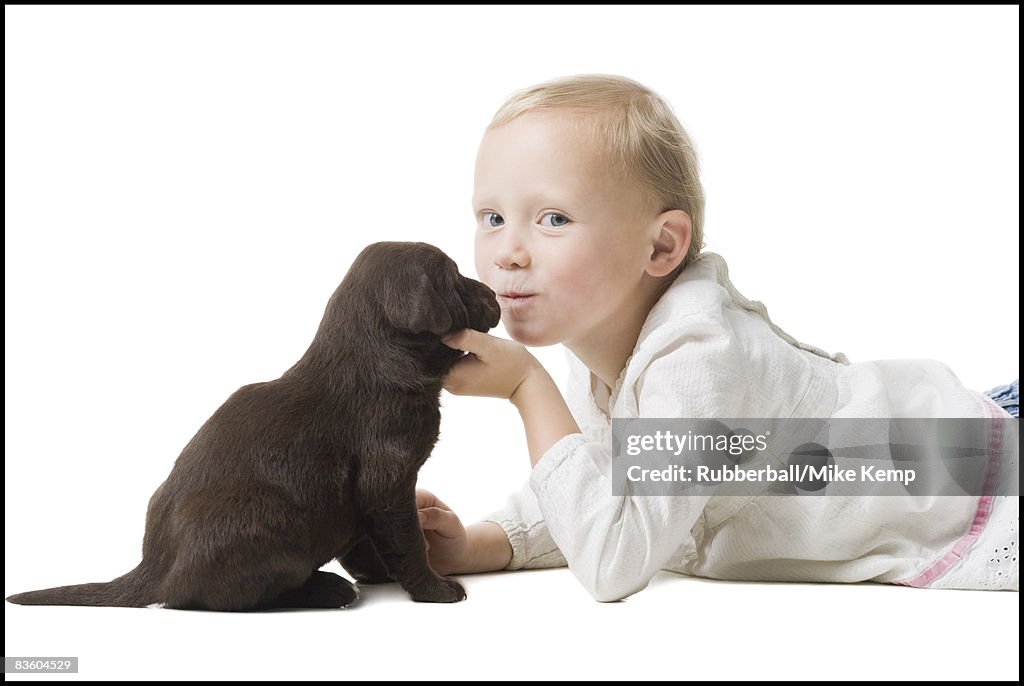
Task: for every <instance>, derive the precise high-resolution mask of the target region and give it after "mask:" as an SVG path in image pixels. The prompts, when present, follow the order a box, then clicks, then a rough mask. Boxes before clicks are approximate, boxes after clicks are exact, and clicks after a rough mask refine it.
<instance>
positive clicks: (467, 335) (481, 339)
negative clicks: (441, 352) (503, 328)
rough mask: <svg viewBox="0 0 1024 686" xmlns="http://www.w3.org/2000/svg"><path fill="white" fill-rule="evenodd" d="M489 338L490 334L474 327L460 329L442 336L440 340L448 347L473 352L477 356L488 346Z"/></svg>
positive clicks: (481, 355) (481, 354) (480, 355)
mask: <svg viewBox="0 0 1024 686" xmlns="http://www.w3.org/2000/svg"><path fill="white" fill-rule="evenodd" d="M491 338H492V336H490V335H488V334H485V333H481V332H480V331H476V330H475V329H462V330H461V331H456V332H455V333H450V334H448V335H447V336H445V337H443V338H442V339H441V342H442V343H444V344H445V345H447V346H448V347H449V348H454V349H456V350H462V351H465V352H469V353H474V354H476V355H477V356H479V357H483V353H484V352H485V351H486V350H488V349H489V348H490V342H491V340H490V339H491Z"/></svg>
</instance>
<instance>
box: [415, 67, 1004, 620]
mask: <svg viewBox="0 0 1024 686" xmlns="http://www.w3.org/2000/svg"><path fill="white" fill-rule="evenodd" d="M703 204H704V199H703V191H702V187H701V184H700V181H699V179H698V175H697V161H696V156H695V153H694V149H693V146H692V145H691V143H690V140H689V138H688V137H687V135H686V133H685V132H684V130H683V129H682V127H681V126H680V124H679V122H678V120H677V119H676V117H675V116H674V115H673V114H672V112H671V110H670V108H669V107H668V106H667V105H666V104H665V103H664V102H663V101H662V100H661V99H660V98H659V97H658V96H657V95H656V94H654V93H653V92H651V91H650V90H649V89H647V88H645V87H644V86H642V85H640V84H638V83H636V82H635V81H632V80H630V79H626V78H621V77H616V76H606V75H589V76H575V77H568V78H561V79H556V80H554V81H550V82H547V83H543V84H540V85H538V86H535V87H532V88H529V89H526V90H524V91H521V92H519V93H517V94H516V95H514V96H513V97H512V98H510V99H509V100H508V101H507V102H506V103H505V104H504V105H503V106H502V108H501V109H500V110H499V111H498V113H497V114H496V115H495V117H494V120H493V121H492V122H491V124H490V125H489V126H488V128H487V130H486V132H485V135H484V137H483V140H482V141H481V144H480V149H479V153H478V157H477V163H476V176H475V189H474V196H473V206H474V212H475V214H476V218H477V222H478V230H477V234H476V268H477V272H478V274H479V277H480V279H481V280H482V281H484V282H485V283H487V284H488V285H489V286H490V287H491V288H493V289H494V291H495V292H496V293H497V294H498V299H499V301H500V304H501V308H502V320H503V322H504V324H505V327H506V330H507V331H508V333H509V335H510V336H511V337H512V338H513V339H515V341H516V342H513V341H508V340H503V339H499V338H496V337H493V336H489V335H487V334H483V333H479V332H476V331H471V330H466V331H462V332H459V333H458V334H456V335H454V336H451V337H449V338H447V339H446V340H445V343H446V344H447V345H449V346H451V347H453V348H457V349H460V350H464V351H468V352H471V353H473V355H470V356H467V357H466V358H465V359H464V360H462V361H461V362H460V363H459V364H458V365H457V366H456V367H455V369H454V370H453V371H452V373H451V374H450V375H449V377H448V378H447V380H446V384H445V387H446V388H447V389H448V390H449V391H450V392H452V393H456V394H468V395H480V396H493V397H499V398H508V399H509V400H511V402H512V403H513V404H514V405H515V406H516V407H517V408H518V409H519V412H520V414H521V416H522V419H523V423H524V426H525V429H526V434H527V442H528V446H529V452H530V459H531V462H532V463H533V465H534V468H533V472H532V475H531V477H530V479H529V482H528V483H527V484H526V486H525V487H524V488H523V489H522V490H520V491H519V492H518V493H516V494H514V495H513V496H512V497H511V499H510V500H509V502H508V504H507V505H506V506H505V507H504V508H503V509H501V510H499V511H497V512H495V513H493V514H492V515H490V516H488V517H487V518H486V519H485V521H482V522H479V523H477V524H474V525H472V526H470V527H468V528H464V527H463V526H462V524H461V523H460V521H459V519H458V517H457V516H456V515H455V513H453V512H451V510H450V509H449V508H448V507H447V506H446V505H445V504H444V503H443V502H442V501H440V500H439V499H438V498H437V497H436V496H434V495H433V494H431V493H429V492H427V491H420V492H419V493H418V505H419V507H420V521H421V525H422V527H423V529H424V534H425V536H426V538H427V543H428V546H429V555H430V560H431V564H432V565H433V566H434V568H435V569H436V570H437V571H438V572H439V573H442V574H452V573H455V574H458V573H472V572H481V571H491V570H498V569H520V568H536V567H554V566H563V565H566V564H567V565H568V566H569V568H570V570H571V571H572V572H573V573H574V574H575V575H576V577H577V578H578V579H579V580H580V581H581V582H582V583H583V585H584V586H585V587H586V589H587V590H588V591H589V592H590V593H591V594H592V595H593V596H594V598H596V599H597V600H600V601H611V600H616V599H620V598H624V597H626V596H628V595H630V594H632V593H635V592H636V591H639V590H641V589H643V588H644V587H645V586H646V585H647V583H648V581H649V580H650V579H651V577H653V576H654V575H655V574H656V573H657V572H658V570H660V569H668V570H672V571H676V572H680V573H684V574H690V575H697V576H704V577H711V578H717V579H741V580H779V581H787V580H788V581H825V582H857V581H867V580H870V581H876V582H883V583H895V584H905V585H911V586H930V587H933V588H934V587H948V588H1003V589H1014V590H1016V588H1017V562H1016V532H1017V518H1018V510H1017V507H1018V501H1017V496H1016V495H1012V496H998V495H992V494H983V495H982V496H974V497H970V496H885V497H881V496H879V497H849V496H827V497H784V496H767V495H765V496H755V497H747V498H743V497H725V496H681V497H657V496H653V497H651V496H648V497H632V496H614V495H613V494H612V486H611V480H610V473H611V464H612V456H611V453H610V450H611V434H610V432H611V424H610V418H611V417H630V418H636V417H651V418H673V417H678V418H687V417H710V418H719V417H721V418H724V417H735V418H739V417H782V418H789V417H822V418H829V417H832V418H843V417H850V418H858V417H883V418H884V417H979V418H986V417H992V418H1002V417H1005V416H1007V413H1006V412H1005V411H1004V410H1003V409H1001V407H1000V406H999V405H997V404H996V403H995V402H993V401H992V400H991V399H989V398H987V397H986V396H985V395H983V394H981V393H977V392H974V391H972V390H969V389H967V388H965V387H963V386H962V385H961V384H960V383H959V381H958V380H957V378H956V377H955V376H954V375H953V373H952V372H951V371H950V370H949V369H948V368H947V367H946V366H945V365H942V364H940V363H937V362H932V361H927V360H889V361H883V362H876V363H870V362H869V363H860V364H851V363H850V362H849V361H848V360H847V359H846V358H845V356H843V355H842V354H838V355H834V356H833V355H829V354H827V353H825V352H824V351H822V350H819V349H818V348H815V347H813V346H810V345H806V344H803V343H800V342H798V341H796V340H795V339H793V338H792V337H791V336H789V335H788V334H786V333H785V332H784V331H782V330H781V329H779V328H778V327H777V326H776V325H775V324H774V323H772V322H771V321H770V320H769V319H768V316H767V312H766V311H765V309H764V307H763V306H762V305H761V304H760V303H758V302H752V301H750V300H747V299H746V298H744V297H743V296H742V295H740V294H739V293H738V292H737V291H736V289H735V288H734V287H733V286H732V284H731V282H730V281H729V277H728V271H727V268H726V264H725V261H724V260H723V259H722V258H721V257H720V256H718V255H715V254H710V253H709V254H702V253H701V247H702V238H701V236H702V230H703V226H702V224H703ZM554 343H563V344H564V345H565V346H566V348H568V350H569V351H570V352H571V355H570V356H569V357H570V365H571V371H572V375H571V378H570V381H569V386H568V397H567V398H566V401H567V402H568V405H567V404H566V401H563V399H562V396H561V394H560V393H559V391H558V388H557V387H556V385H555V384H554V382H553V381H552V380H551V378H550V377H549V376H548V374H547V373H546V372H545V370H544V369H543V368H542V367H541V366H540V364H539V363H538V362H537V361H536V359H535V358H534V357H533V356H532V355H531V354H530V353H529V352H528V351H527V350H526V348H525V347H523V346H524V345H530V346H543V345H551V344H554ZM1015 388H1016V387H1014V388H1013V389H1009V388H1004V389H1002V395H1001V398H1000V399H1001V401H1002V402H1003V403H1004V404H1006V403H1010V402H1017V400H1016V399H1015V398H1016V397H1017V396H1015V395H1014V394H1017V393H1019V392H1018V391H1016V390H1015ZM570 408H571V411H570ZM1012 443H1013V444H1012V445H1006V446H1003V448H1004V452H1003V453H1002V457H1003V461H1002V463H1001V464H1002V467H1003V472H1002V476H1001V478H1003V479H1004V482H1005V480H1011V481H1012V482H1013V484H1014V487H1013V488H1014V489H1015V483H1016V482H1015V479H1016V444H1015V441H1014V442H1012ZM990 490H991V489H990ZM1013 492H1014V493H1015V492H1016V491H1015V490H1014V491H1013ZM992 551H997V552H996V553H993V552H992Z"/></svg>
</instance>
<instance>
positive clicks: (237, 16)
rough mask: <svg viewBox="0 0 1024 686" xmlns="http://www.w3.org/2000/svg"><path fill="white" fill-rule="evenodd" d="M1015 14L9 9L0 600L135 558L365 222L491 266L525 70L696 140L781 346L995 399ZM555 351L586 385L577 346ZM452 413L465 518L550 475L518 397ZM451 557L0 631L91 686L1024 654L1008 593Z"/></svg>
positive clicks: (738, 280) (953, 670) (323, 293)
mask: <svg viewBox="0 0 1024 686" xmlns="http://www.w3.org/2000/svg"><path fill="white" fill-rule="evenodd" d="M1018 19H1019V9H1018V7H1016V6H1013V7H991V6H990V7H978V8H965V7H931V8H927V7H892V8H890V7H812V8H799V7H764V8H760V7H721V8H706V7H705V8H701V7H697V8H690V7H651V6H646V7H645V6H640V7H631V8H626V7H621V6H620V7H590V8H587V7H578V8H574V7H537V6H529V7H494V8H485V7H476V8H469V9H464V8H456V7H447V6H437V7H427V8H411V7H390V8H387V7H356V8H344V7H308V6H307V7H297V8H293V7H250V8H241V7H239V8H230V7H191V6H189V7H87V8H68V7H57V8H45V7H17V6H16V7H5V8H4V33H5V68H4V72H5V73H4V76H5V89H4V90H5V93H4V95H5V141H4V142H5V233H4V239H5V249H6V250H5V454H6V460H5V487H4V496H5V515H6V518H5V595H8V594H11V593H15V592H20V591H25V590H29V589H34V588H42V587H46V586H53V585H60V584H67V583H79V582H85V581H100V580H106V579H110V578H113V577H115V576H117V575H119V574H121V573H123V572H125V571H127V570H128V569H130V568H131V567H133V566H134V565H135V564H136V563H137V561H138V555H139V549H140V545H141V540H142V534H143V525H144V522H143V517H144V513H145V506H146V503H147V501H148V498H149V496H150V494H151V493H152V491H153V490H154V489H155V488H156V487H157V486H158V485H159V484H160V482H161V481H162V480H163V479H164V478H165V477H166V475H167V473H168V472H169V470H170V468H171V466H172V464H173V462H174V459H175V458H176V457H177V455H178V453H179V452H180V450H181V448H182V447H183V446H184V445H185V443H186V442H187V441H188V440H189V439H190V438H191V436H192V435H193V433H194V432H195V431H196V429H197V428H198V427H199V426H200V425H201V424H202V422H203V421H204V420H205V419H206V418H207V417H208V416H209V415H210V414H211V413H212V412H213V410H214V409H216V407H217V406H218V405H219V404H220V403H221V402H223V400H224V399H225V398H227V396H228V395H229V394H230V393H231V392H232V391H234V390H235V389H236V388H237V387H239V386H241V385H243V384H245V383H249V382H253V381H261V380H267V379H272V378H276V377H277V376H278V375H279V374H280V373H281V372H283V371H284V370H285V369H286V368H287V367H289V366H290V365H291V364H292V363H293V362H294V361H295V360H296V359H298V357H299V356H300V355H301V354H302V352H303V351H304V350H305V348H306V346H307V345H308V343H309V341H310V339H311V337H312V335H313V332H314V331H315V329H316V326H317V324H318V323H319V320H320V316H321V314H322V312H323V307H324V305H325V304H326V301H327V297H328V296H329V295H330V293H331V292H332V290H333V289H334V287H335V286H336V285H337V283H338V282H339V281H340V279H341V278H342V276H343V275H344V274H345V271H346V269H347V268H348V265H349V264H350V263H351V261H352V259H353V258H354V257H355V255H356V254H357V253H358V252H359V250H360V249H362V247H364V246H365V245H366V244H368V243H370V242H373V241H377V240H423V241H427V242H431V243H434V244H436V245H438V246H440V247H441V248H443V249H444V250H446V251H447V252H448V253H449V254H451V255H452V256H453V257H454V258H455V260H456V261H457V262H458V263H459V264H460V266H461V267H462V268H463V271H464V273H467V274H469V275H474V276H475V274H474V272H473V266H472V265H473V262H472V241H473V230H474V223H473V219H472V212H471V207H470V196H471V194H472V177H473V164H474V157H475V153H476V147H477V144H478V143H479V139H480V136H481V135H482V132H483V129H484V127H485V126H486V124H487V122H488V121H489V120H490V117H491V116H492V114H493V113H494V111H495V110H496V109H497V108H498V106H499V105H500V104H501V102H502V101H503V100H504V99H505V98H506V97H507V96H508V95H509V94H511V93H512V92H513V91H514V90H516V89H518V88H522V87H525V86H527V85H531V84H533V83H536V82H538V81H542V80H545V79H548V78H551V77H555V76H560V75H564V74H572V73H584V72H606V73H617V74H622V75H626V76H629V77H631V78H634V79H636V80H639V81H641V82H642V83H645V84H646V85H648V86H650V87H651V88H653V89H654V90H656V91H657V92H659V93H660V94H661V95H663V96H664V97H665V98H666V99H667V100H668V101H669V102H670V103H671V104H672V106H673V107H674V109H675V111H676V113H677V115H678V116H679V118H680V120H681V121H682V123H683V124H684V126H685V127H686V128H687V130H688V131H689V133H690V134H691V136H692V137H693V139H694V141H695V142H696V145H697V147H698V150H699V153H700V155H701V158H702V161H703V181H704V185H705V188H706V192H707V215H706V217H707V220H706V238H707V248H708V249H709V250H713V251H716V252H719V253H721V254H723V255H724V256H725V257H726V258H727V260H728V261H729V264H730V270H731V274H732V276H733V280H734V282H735V284H736V285H737V287H738V288H739V290H740V291H741V292H743V293H744V294H745V295H747V296H748V297H750V298H753V299H756V300H761V301H763V302H764V303H765V304H766V305H767V306H768V309H769V312H770V314H771V315H772V317H773V319H774V320H775V321H776V322H777V323H779V325H780V326H782V327H783V328H784V329H786V330H787V331H789V332H790V333H792V334H793V335H794V336H796V337H797V338H799V339H801V340H804V341H806V342H809V343H812V344H814V345H817V346H820V347H823V348H825V349H826V350H828V351H830V352H835V351H837V350H841V351H843V352H845V353H846V354H847V355H848V356H849V357H850V358H851V360H853V361H859V360H869V359H880V358H904V357H927V358H934V359H939V360H941V361H943V362H945V363H947V364H949V365H950V367H951V368H952V369H953V370H954V371H955V372H956V373H957V375H958V376H959V377H960V378H961V379H962V380H963V382H964V383H965V384H967V385H968V386H971V387H973V388H977V389H984V388H988V387H991V386H994V385H996V384H1001V383H1006V382H1009V381H1010V380H1011V379H1013V378H1015V377H1016V376H1017V375H1018V349H1019V340H1018V333H1017V330H1018V311H1019V299H1018V286H1019V266H1018V240H1019V239H1018V221H1019V217H1018V207H1019V199H1018V198H1019V196H1018V182H1019V158H1018V154H1019V153H1018V142H1019V134H1018V130H1019V117H1020V115H1019V71H1018V69H1019V67H1018V57H1019V33H1018V31H1019V29H1018ZM496 333H497V334H498V335H505V334H504V330H503V329H501V328H499V329H498V330H497V331H496ZM535 352H536V354H537V355H538V357H539V358H540V359H541V360H542V361H543V362H544V363H545V364H546V365H547V366H548V368H549V369H550V371H551V372H552V374H553V375H554V376H555V378H556V379H557V380H558V381H559V382H560V383H562V382H564V371H565V366H564V362H563V358H562V352H561V349H560V348H558V347H553V348H543V349H537V350H536V351H535ZM442 400H443V407H444V419H443V424H442V439H441V441H440V442H439V443H438V445H437V448H436V450H435V453H434V456H433V457H432V458H431V460H430V461H429V462H428V463H427V465H426V466H425V467H424V469H423V471H422V472H421V479H420V483H421V486H423V487H426V488H430V489H432V490H434V491H435V492H437V493H438V494H439V495H441V496H442V497H443V498H444V499H446V500H447V501H448V502H449V504H450V505H452V506H453V507H454V508H455V509H456V511H457V512H459V513H460V515H461V516H462V517H463V519H464V520H465V521H466V522H467V523H468V522H471V521H475V520H476V519H478V518H479V517H480V516H482V515H484V514H486V513H487V512H489V511H491V510H493V509H495V508H497V507H498V506H500V505H501V504H502V503H503V502H504V499H505V497H506V495H507V494H508V493H509V492H511V491H512V490H514V489H515V488H518V487H519V485H520V484H521V483H522V482H523V481H524V480H525V479H526V478H527V476H528V474H529V461H528V457H527V453H526V445H525V440H524V438H523V434H522V426H521V424H520V423H519V420H518V414H517V413H516V412H515V410H514V408H512V407H511V406H510V405H508V404H507V403H503V402H500V401H496V400H490V399H478V398H455V397H451V396H448V395H447V394H446V395H445V396H444V397H443V399H442ZM334 569H335V570H336V571H340V568H338V567H337V566H336V565H335V566H334ZM463 580H464V582H465V583H466V586H467V588H468V590H469V599H468V600H467V601H466V602H464V603H461V604H459V605H457V606H428V605H423V604H419V603H412V602H410V601H408V600H406V599H405V598H404V597H403V594H402V593H401V592H400V591H398V590H397V589H394V588H393V587H384V588H374V589H369V591H368V592H367V593H366V594H365V595H364V598H363V601H362V603H361V604H360V606H359V608H358V609H353V610H351V611H347V612H300V613H274V614H265V615H258V616H256V615H216V614H212V613H187V612H172V611H157V610H128V609H97V608H31V607H29V608H22V607H15V606H12V605H10V604H7V603H5V613H6V614H5V654H6V655H8V656H12V655H36V656H48V655H54V656H56V655H62V656H64V655H77V656H79V657H80V658H81V675H82V677H87V678H104V677H110V678H318V679H355V678H371V679H373V678H392V677H420V678H451V679H461V678H470V677H478V676H479V677H485V678H486V677H488V676H494V677H501V678H516V677H520V678H522V677H541V676H553V677H555V678H623V677H626V678H629V677H637V678H671V679H678V678H683V679H695V678H772V679H777V678H816V677H824V678H864V677H867V678H887V677H894V678H1011V679H1014V680H1016V679H1017V675H1018V669H1019V668H1018V662H1019V660H1018V648H1017V645H1018V632H1019V629H1018V597H1017V595H1015V594H1006V593H978V592H955V591H918V590H913V589H906V588H895V587H882V586H875V585H857V586H838V585H799V584H792V585H787V584H744V583H731V584H730V583H717V582H709V581H701V580H692V579H685V578H679V577H675V576H671V575H667V574H665V575H662V576H659V577H657V578H656V579H655V582H654V583H653V584H652V586H651V587H650V588H649V589H648V590H646V591H644V592H642V593H640V594H638V595H636V596H633V597H632V598H630V599H628V600H627V601H625V602H623V603H617V604H611V605H608V604H599V603H596V602H594V601H593V600H592V599H590V597H589V596H588V595H587V594H586V593H585V591H584V590H583V588H582V586H581V585H579V584H578V583H577V582H576V580H575V578H574V577H573V576H572V575H571V573H570V572H569V571H568V570H565V569H560V570H551V571H542V572H525V573H518V574H492V575H483V576H475V577H464V578H463ZM981 618H983V621H982V620H981ZM979 622H981V624H980V625H979V624H978V623H979ZM975 626H977V627H978V628H973V627H975ZM8 676H10V675H8ZM26 678H27V677H26Z"/></svg>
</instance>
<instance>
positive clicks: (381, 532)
mask: <svg viewBox="0 0 1024 686" xmlns="http://www.w3.org/2000/svg"><path fill="white" fill-rule="evenodd" d="M366 508H367V509H366V516H367V519H368V520H369V523H370V527H369V528H370V530H369V532H368V533H369V535H370V539H371V540H372V541H373V546H374V548H376V550H377V554H378V555H379V556H380V558H381V559H382V560H383V561H384V564H385V565H386V566H387V568H388V572H389V573H390V575H391V577H392V578H393V579H395V580H396V581H398V582H399V583H400V584H401V585H402V588H404V589H405V590H406V591H407V592H408V593H409V595H410V596H412V599H413V600H419V601H423V602H428V603H455V602H458V601H460V600H463V599H465V597H466V591H465V590H464V589H463V588H462V585H461V584H459V582H457V581H455V580H454V579H448V578H446V577H443V576H439V575H438V574H437V573H436V572H435V571H434V570H433V569H431V568H430V564H429V563H428V562H427V548H426V545H424V541H423V531H422V529H420V520H419V514H418V512H417V510H416V489H415V484H413V485H412V486H411V487H405V488H402V489H399V490H397V491H395V492H392V493H390V494H389V497H386V498H384V499H378V500H377V501H376V502H373V501H372V500H371V501H369V502H366Z"/></svg>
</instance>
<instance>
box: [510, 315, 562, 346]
mask: <svg viewBox="0 0 1024 686" xmlns="http://www.w3.org/2000/svg"><path fill="white" fill-rule="evenodd" d="M504 324H505V331H507V332H508V335H509V338H511V339H512V340H513V341H515V342H516V343H522V344H523V345H528V346H530V347H532V348H541V347H544V346H546V345H556V344H558V343H561V342H562V341H561V340H559V339H558V337H557V336H554V335H553V334H552V332H550V331H548V330H546V329H544V328H542V327H539V326H536V325H535V324H533V325H523V324H521V323H519V322H515V321H507V322H504Z"/></svg>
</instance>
